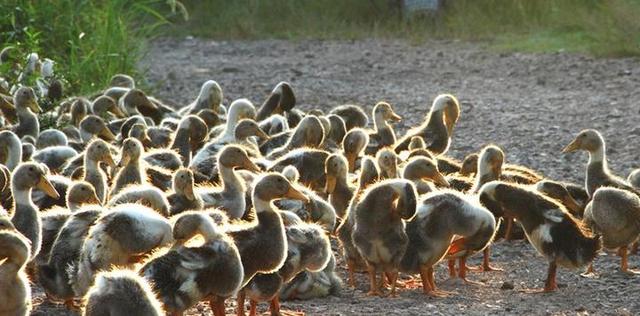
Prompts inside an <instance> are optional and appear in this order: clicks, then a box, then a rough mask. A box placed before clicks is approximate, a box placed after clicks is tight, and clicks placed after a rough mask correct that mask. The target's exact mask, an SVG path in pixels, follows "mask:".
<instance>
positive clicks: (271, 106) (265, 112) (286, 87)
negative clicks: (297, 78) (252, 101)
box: [256, 81, 296, 121]
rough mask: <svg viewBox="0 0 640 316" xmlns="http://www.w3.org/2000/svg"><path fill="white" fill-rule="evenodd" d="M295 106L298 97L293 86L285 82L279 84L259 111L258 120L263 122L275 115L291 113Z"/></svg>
mask: <svg viewBox="0 0 640 316" xmlns="http://www.w3.org/2000/svg"><path fill="white" fill-rule="evenodd" d="M295 105H296V96H295V94H294V92H293V88H292V87H291V84H290V83H288V82H285V81H282V82H279V83H278V84H277V85H276V86H275V88H273V90H272V91H271V94H269V96H268V97H267V99H266V100H265V101H264V103H262V105H261V106H260V108H259V109H258V112H257V115H256V119H257V120H258V121H262V120H264V119H266V118H268V117H269V116H271V115H273V114H283V113H284V112H289V111H291V109H293V107H294V106H295Z"/></svg>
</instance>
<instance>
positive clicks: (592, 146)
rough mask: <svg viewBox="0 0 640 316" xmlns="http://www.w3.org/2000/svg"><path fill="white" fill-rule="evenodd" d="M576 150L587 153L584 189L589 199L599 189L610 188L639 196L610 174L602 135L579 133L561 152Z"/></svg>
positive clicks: (588, 130) (629, 186)
mask: <svg viewBox="0 0 640 316" xmlns="http://www.w3.org/2000/svg"><path fill="white" fill-rule="evenodd" d="M576 150H585V151H587V152H589V163H588V164H587V174H586V178H585V187H586V188H587V192H588V193H589V197H591V198H593V194H594V193H595V191H596V190H597V189H598V188H599V187H603V186H610V187H614V188H618V189H623V190H628V191H630V192H633V193H635V194H636V195H638V194H640V193H639V191H637V190H636V189H634V188H633V187H632V186H631V185H630V184H629V183H628V182H626V181H625V180H623V179H621V178H619V177H617V176H615V175H613V174H611V171H609V166H608V165H607V156H606V147H605V142H604V138H603V137H602V135H601V134H600V133H599V132H598V131H596V130H593V129H587V130H583V131H581V132H580V133H579V134H578V135H577V136H576V137H575V138H574V139H573V141H572V142H571V143H570V144H569V145H567V147H565V148H564V149H563V150H562V151H563V152H565V153H567V152H574V151H576Z"/></svg>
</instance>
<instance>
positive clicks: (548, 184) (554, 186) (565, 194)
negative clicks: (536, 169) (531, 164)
mask: <svg viewBox="0 0 640 316" xmlns="http://www.w3.org/2000/svg"><path fill="white" fill-rule="evenodd" d="M570 185H571V184H570V183H563V182H560V181H554V180H550V179H544V180H542V181H538V182H537V183H536V184H535V189H536V190H537V191H538V192H540V193H542V194H544V195H546V196H548V197H550V198H552V199H555V200H556V201H558V202H560V203H562V205H564V206H565V207H566V208H567V210H568V211H569V213H571V215H573V216H575V217H576V218H582V215H583V213H584V209H585V207H586V201H587V199H585V200H583V201H582V202H579V201H577V200H576V197H574V196H573V195H572V194H571V192H569V190H568V189H567V187H568V186H570Z"/></svg>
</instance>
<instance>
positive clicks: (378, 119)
mask: <svg viewBox="0 0 640 316" xmlns="http://www.w3.org/2000/svg"><path fill="white" fill-rule="evenodd" d="M373 126H374V128H375V130H376V131H379V130H380V129H382V128H385V127H389V124H387V121H386V120H385V119H384V115H383V114H382V113H376V114H375V116H374V119H373Z"/></svg>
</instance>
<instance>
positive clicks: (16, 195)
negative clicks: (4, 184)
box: [11, 182, 35, 210]
mask: <svg viewBox="0 0 640 316" xmlns="http://www.w3.org/2000/svg"><path fill="white" fill-rule="evenodd" d="M11 193H12V194H13V205H14V209H16V210H17V209H18V208H17V207H16V206H17V205H28V206H31V207H33V208H35V205H34V204H33V201H32V200H31V188H26V189H25V188H19V187H17V186H16V184H15V183H14V182H12V183H11Z"/></svg>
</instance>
